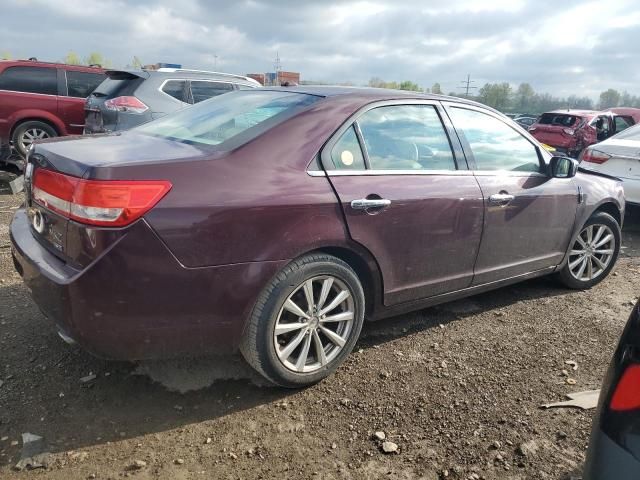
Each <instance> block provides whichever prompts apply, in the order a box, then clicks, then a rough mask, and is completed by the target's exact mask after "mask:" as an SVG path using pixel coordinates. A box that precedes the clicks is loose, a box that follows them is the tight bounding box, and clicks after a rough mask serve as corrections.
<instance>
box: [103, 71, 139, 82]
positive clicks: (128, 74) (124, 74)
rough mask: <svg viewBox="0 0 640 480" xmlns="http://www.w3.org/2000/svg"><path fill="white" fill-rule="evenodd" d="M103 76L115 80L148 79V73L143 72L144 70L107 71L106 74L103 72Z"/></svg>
mask: <svg viewBox="0 0 640 480" xmlns="http://www.w3.org/2000/svg"><path fill="white" fill-rule="evenodd" d="M104 74H105V75H106V76H107V77H109V78H111V79H115V80H124V79H129V80H133V79H134V78H149V72H145V71H144V70H107V71H106V72H104ZM118 77H119V78H118Z"/></svg>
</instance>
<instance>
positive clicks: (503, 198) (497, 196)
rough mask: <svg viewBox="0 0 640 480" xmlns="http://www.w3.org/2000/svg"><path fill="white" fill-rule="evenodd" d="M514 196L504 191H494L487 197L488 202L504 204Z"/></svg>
mask: <svg viewBox="0 0 640 480" xmlns="http://www.w3.org/2000/svg"><path fill="white" fill-rule="evenodd" d="M514 198H516V197H514V196H513V195H509V194H508V193H506V192H500V193H494V194H493V195H491V196H490V197H489V203H491V204H492V205H506V204H507V203H509V202H510V201H511V200H513V199H514Z"/></svg>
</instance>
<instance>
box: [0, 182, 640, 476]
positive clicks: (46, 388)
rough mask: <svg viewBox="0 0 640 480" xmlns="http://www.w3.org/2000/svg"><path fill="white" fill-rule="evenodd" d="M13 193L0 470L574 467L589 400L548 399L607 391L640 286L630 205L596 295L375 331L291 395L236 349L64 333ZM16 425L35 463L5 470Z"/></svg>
mask: <svg viewBox="0 0 640 480" xmlns="http://www.w3.org/2000/svg"><path fill="white" fill-rule="evenodd" d="M20 201H21V199H20V197H19V196H12V195H9V194H8V192H6V191H0V478H2V479H13V478H17V479H26V478H29V479H30V478H47V479H60V480H72V479H88V478H97V479H119V478H122V477H133V478H138V479H152V478H154V479H155V478H161V479H205V478H207V479H209V478H215V479H260V478H262V479H269V478H282V479H285V478H292V479H293V478H295V479H372V478H394V479H397V478H399V479H414V478H422V479H430V480H431V479H444V478H447V479H505V480H506V479H512V480H516V479H517V480H520V479H543V480H544V479H560V478H572V477H578V476H579V472H580V468H581V464H582V463H583V461H584V455H585V451H586V447H587V443H588V437H589V431H590V427H591V417H592V414H593V411H592V410H591V411H582V410H576V409H553V410H543V409H541V408H540V405H541V404H543V403H549V402H554V401H559V400H563V399H564V395H565V394H567V393H570V392H577V391H581V390H589V389H595V388H598V387H599V386H600V382H601V379H602V376H603V373H604V371H605V368H606V366H607V363H608V361H609V358H610V355H611V353H612V350H613V348H614V346H615V343H616V341H617V338H618V335H619V334H620V332H621V330H622V327H623V325H624V322H625V321H626V318H627V316H628V314H629V311H630V310H631V304H632V302H633V301H634V300H635V299H636V298H637V296H638V294H639V291H638V273H640V221H638V220H635V221H634V219H633V218H631V216H636V217H638V218H640V212H639V211H637V210H636V211H631V212H630V215H629V218H628V219H627V226H626V231H625V239H624V242H625V246H626V247H627V248H625V249H624V250H623V255H622V257H621V259H620V261H619V263H618V266H617V268H616V269H615V272H614V274H613V275H611V276H610V277H609V278H608V279H607V280H606V281H605V282H603V283H601V284H600V285H598V286H597V287H595V288H594V289H592V290H591V291H588V292H575V291H568V290H565V289H562V288H559V287H557V286H556V285H555V284H554V283H553V282H551V281H550V280H548V279H539V280H534V281H528V282H525V283H523V284H520V285H515V286H511V287H507V288H503V289H500V290H497V291H494V292H490V293H486V294H483V295H480V296H476V297H473V298H470V299H467V300H463V301H458V302H454V303H450V304H447V305H442V306H440V307H435V308H430V309H427V310H423V311H420V312H417V313H414V314H410V315H405V316H402V317H398V318H395V319H391V320H389V321H384V322H379V323H375V324H369V325H367V326H365V328H364V330H363V334H362V338H361V340H360V341H359V343H358V345H357V346H356V350H355V351H354V353H353V354H352V355H351V357H350V358H349V359H348V361H347V362H346V364H345V365H344V366H343V367H342V368H340V369H339V371H338V372H337V374H336V375H334V376H332V377H331V378H329V379H327V380H326V381H324V382H322V383H320V384H319V385H316V386H314V387H311V388H308V389H306V390H302V391H289V390H283V389H279V388H272V387H268V386H265V385H264V384H263V382H261V381H260V379H258V378H257V377H256V376H255V375H253V374H252V373H251V371H250V370H249V369H248V367H247V366H246V365H245V364H244V362H243V361H242V360H241V359H239V358H235V357H229V358H210V359H199V360H182V361H176V362H162V363H160V362H159V363H145V364H142V365H132V364H124V363H112V362H106V361H102V360H98V359H95V358H93V357H91V356H90V355H88V354H86V353H84V352H83V351H81V350H79V349H77V348H74V347H70V346H68V345H66V344H64V343H63V342H62V341H61V340H60V339H59V338H58V336H57V335H56V332H55V329H54V327H53V325H51V324H50V323H49V322H48V321H47V320H46V319H45V318H44V317H43V316H42V314H41V313H40V312H39V311H38V308H37V307H36V306H35V305H34V303H33V302H32V301H31V299H30V297H29V292H28V291H27V289H26V288H25V287H24V286H23V284H22V282H21V280H20V277H19V276H18V275H17V274H16V273H15V272H14V270H13V266H12V263H11V254H10V248H9V240H8V224H9V221H10V218H11V215H12V212H13V211H14V209H15V207H17V206H18V205H19V203H20ZM567 361H570V362H575V366H577V369H575V370H574V368H573V367H574V364H573V363H566V362H567ZM25 432H29V433H32V434H35V435H38V436H41V437H43V438H44V442H46V444H47V446H48V448H47V449H46V450H48V451H49V452H50V454H49V455H46V456H44V458H43V460H44V463H45V464H46V467H45V468H37V469H34V470H26V469H25V470H23V471H17V470H15V468H14V466H15V465H16V463H17V462H18V461H19V459H20V455H21V450H22V439H21V435H22V434H23V433H25Z"/></svg>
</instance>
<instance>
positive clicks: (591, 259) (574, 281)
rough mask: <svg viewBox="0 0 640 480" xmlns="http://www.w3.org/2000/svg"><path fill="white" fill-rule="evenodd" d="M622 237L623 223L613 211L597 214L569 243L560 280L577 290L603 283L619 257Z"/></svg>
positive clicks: (559, 274)
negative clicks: (619, 223) (611, 213)
mask: <svg viewBox="0 0 640 480" xmlns="http://www.w3.org/2000/svg"><path fill="white" fill-rule="evenodd" d="M620 240H621V235H620V225H618V222H616V220H615V219H614V218H613V217H612V216H611V215H609V214H608V213H605V212H597V213H595V214H593V215H592V216H591V217H590V218H589V219H588V220H587V221H586V222H585V224H584V226H583V227H582V228H581V230H580V233H579V234H578V237H577V238H576V239H575V240H574V241H573V243H572V244H571V246H570V247H569V248H570V251H569V258H568V260H567V263H566V264H565V266H564V267H563V268H562V270H560V272H558V274H557V278H558V280H559V281H560V283H562V284H563V285H564V286H566V287H569V288H573V289H576V290H584V289H588V288H591V287H593V286H594V285H596V284H598V283H600V282H601V281H602V280H604V279H605V278H606V277H607V275H609V272H611V269H612V268H613V267H614V265H615V263H616V260H617V259H618V254H619V253H620Z"/></svg>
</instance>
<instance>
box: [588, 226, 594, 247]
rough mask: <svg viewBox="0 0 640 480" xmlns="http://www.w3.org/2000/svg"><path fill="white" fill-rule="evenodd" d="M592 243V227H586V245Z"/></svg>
mask: <svg viewBox="0 0 640 480" xmlns="http://www.w3.org/2000/svg"><path fill="white" fill-rule="evenodd" d="M592 241H593V225H591V226H590V227H587V243H591V242H592Z"/></svg>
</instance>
